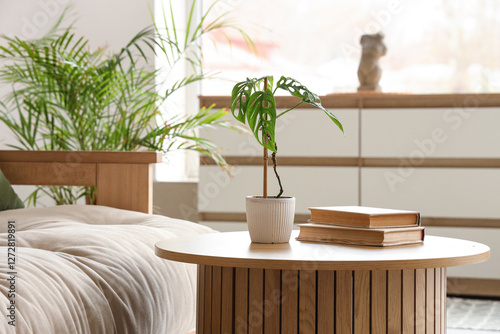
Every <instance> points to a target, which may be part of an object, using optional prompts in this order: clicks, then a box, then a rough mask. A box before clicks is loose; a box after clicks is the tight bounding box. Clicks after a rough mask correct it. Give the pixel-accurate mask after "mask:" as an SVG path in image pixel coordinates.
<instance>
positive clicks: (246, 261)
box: [155, 231, 490, 270]
mask: <svg viewBox="0 0 500 334" xmlns="http://www.w3.org/2000/svg"><path fill="white" fill-rule="evenodd" d="M297 235H298V231H293V233H292V237H291V239H290V242H289V243H285V244H257V243H252V242H251V241H250V236H249V234H248V232H226V233H210V234H201V235H195V236H190V237H182V238H173V239H168V240H163V241H160V242H158V243H157V244H156V247H155V248H156V255H158V256H159V257H162V258H165V259H168V260H173V261H179V262H187V263H196V264H203V265H210V266H223V267H244V268H262V269H283V270H374V269H381V270H391V269H418V268H441V267H453V266H460V265H467V264H473V263H478V262H483V261H486V260H488V259H489V257H490V248H489V247H488V246H486V245H483V244H480V243H477V242H473V241H467V240H460V239H452V238H444V237H436V236H426V237H425V241H424V243H423V244H416V245H405V246H392V247H371V246H353V245H341V244H326V243H316V242H304V241H298V240H295V238H296V237H297Z"/></svg>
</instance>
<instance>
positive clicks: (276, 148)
mask: <svg viewBox="0 0 500 334" xmlns="http://www.w3.org/2000/svg"><path fill="white" fill-rule="evenodd" d="M274 148H275V151H276V152H278V146H277V145H276V143H274ZM276 152H273V153H272V154H271V159H273V169H274V174H275V175H276V178H277V179H278V184H279V186H280V192H279V193H278V195H277V196H276V198H280V196H281V194H283V186H282V185H281V178H280V176H279V175H278V171H277V169H276V167H278V158H277V157H276Z"/></svg>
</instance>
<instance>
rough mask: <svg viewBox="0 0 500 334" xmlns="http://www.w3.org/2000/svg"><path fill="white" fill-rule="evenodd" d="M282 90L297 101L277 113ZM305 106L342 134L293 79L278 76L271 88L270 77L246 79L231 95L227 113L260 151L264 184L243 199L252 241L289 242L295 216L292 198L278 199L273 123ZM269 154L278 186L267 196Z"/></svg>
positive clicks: (313, 96)
mask: <svg viewBox="0 0 500 334" xmlns="http://www.w3.org/2000/svg"><path fill="white" fill-rule="evenodd" d="M278 90H284V91H286V92H288V93H289V94H290V95H292V96H295V97H297V98H299V99H300V100H298V102H297V104H296V105H294V106H293V107H291V108H289V109H286V110H285V111H283V112H281V113H280V114H278V113H277V110H276V100H275V93H276V92H277V91H278ZM303 103H306V104H309V105H311V106H312V107H314V108H318V109H320V110H322V111H323V112H324V113H325V114H326V115H327V116H328V118H329V119H330V120H331V121H332V122H333V123H334V124H335V125H336V126H337V127H338V128H339V129H340V130H341V131H342V132H343V131H344V129H343V127H342V124H341V123H340V121H339V120H338V119H337V117H335V115H333V114H332V113H331V112H329V111H328V110H326V109H325V108H324V107H323V106H322V105H321V100H320V99H319V97H318V95H316V94H315V93H313V92H311V91H310V90H309V89H308V88H307V87H306V86H304V85H302V84H301V83H299V82H298V81H297V80H295V79H292V78H289V77H284V76H282V77H281V78H280V79H279V80H278V81H277V82H276V85H274V80H273V77H272V76H265V77H262V78H253V79H246V80H245V81H242V82H238V83H237V84H236V85H235V86H234V88H233V91H232V94H231V113H232V115H233V116H234V118H236V119H237V120H238V121H240V122H241V123H243V124H247V125H248V126H249V127H250V130H251V131H252V132H253V134H254V136H255V139H257V141H258V142H259V144H260V145H261V146H262V147H263V148H264V151H263V165H264V180H263V181H264V182H263V195H262V196H247V198H246V214H247V223H248V231H249V233H250V238H251V239H252V242H257V243H286V242H288V241H289V240H290V235H291V233H292V228H293V220H294V216H295V198H294V197H290V196H282V194H283V186H282V184H281V179H280V176H279V174H278V172H277V157H276V155H277V153H278V146H277V144H276V138H275V135H276V131H275V128H276V120H277V119H278V118H279V117H281V116H283V115H285V114H286V113H288V112H289V111H291V110H293V109H295V108H297V107H298V106H299V105H301V104H303ZM269 150H270V151H271V152H272V154H271V159H272V162H273V170H274V173H275V176H276V179H277V181H278V184H279V188H280V190H279V193H278V195H276V196H268V195H267V169H268V159H269V158H268V151H269Z"/></svg>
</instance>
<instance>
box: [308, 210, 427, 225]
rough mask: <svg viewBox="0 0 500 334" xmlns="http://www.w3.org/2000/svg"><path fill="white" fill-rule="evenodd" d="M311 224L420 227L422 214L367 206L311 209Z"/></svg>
mask: <svg viewBox="0 0 500 334" xmlns="http://www.w3.org/2000/svg"><path fill="white" fill-rule="evenodd" d="M309 210H310V211H311V219H310V222H311V223H323V224H335V225H345V226H359V227H369V228H379V227H398V226H399V227H402V226H420V212H418V211H406V210H395V209H381V208H371V207H366V206H325V207H311V208H309Z"/></svg>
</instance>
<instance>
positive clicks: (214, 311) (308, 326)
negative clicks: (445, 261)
mask: <svg viewBox="0 0 500 334" xmlns="http://www.w3.org/2000/svg"><path fill="white" fill-rule="evenodd" d="M197 303H198V304H197V305H198V320H197V331H196V333H197V334H208V333H210V334H217V333H222V334H226V333H272V334H276V333H286V334H294V333H321V334H323V333H337V334H343V333H349V334H350V333H360V334H361V333H363V334H366V333H372V334H375V333H426V334H444V333H446V268H427V269H405V270H356V271H351V270H337V271H333V270H277V269H247V268H233V267H220V266H209V265H198V301H197Z"/></svg>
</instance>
